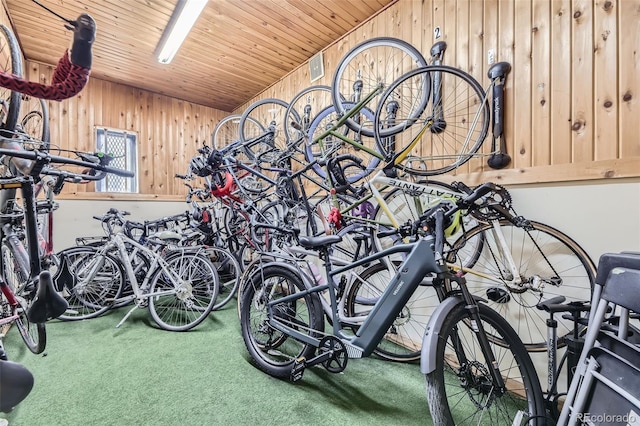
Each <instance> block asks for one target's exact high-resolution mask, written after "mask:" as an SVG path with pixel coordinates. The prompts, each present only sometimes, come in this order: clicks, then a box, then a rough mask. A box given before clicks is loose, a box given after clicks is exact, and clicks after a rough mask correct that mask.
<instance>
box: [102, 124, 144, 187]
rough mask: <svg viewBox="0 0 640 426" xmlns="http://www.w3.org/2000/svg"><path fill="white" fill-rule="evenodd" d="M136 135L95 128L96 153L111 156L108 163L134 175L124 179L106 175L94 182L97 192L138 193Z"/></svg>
mask: <svg viewBox="0 0 640 426" xmlns="http://www.w3.org/2000/svg"><path fill="white" fill-rule="evenodd" d="M137 144H138V135H137V134H136V133H131V132H127V131H125V130H118V129H107V128H103V127H98V128H96V149H97V151H98V152H104V153H106V154H110V155H113V156H114V157H115V158H114V159H113V160H112V161H111V163H109V165H110V166H113V167H116V168H118V169H124V170H129V171H131V172H133V173H134V174H135V176H134V177H132V178H125V177H122V176H116V175H113V174H108V175H107V176H106V177H105V178H104V179H102V180H99V181H97V182H96V191H97V192H131V193H137V192H138V179H137V176H138V149H137V148H138V146H137Z"/></svg>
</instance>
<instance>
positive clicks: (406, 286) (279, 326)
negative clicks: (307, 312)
mask: <svg viewBox="0 0 640 426" xmlns="http://www.w3.org/2000/svg"><path fill="white" fill-rule="evenodd" d="M434 243H435V237H432V236H429V237H426V238H419V239H418V241H417V242H415V243H410V244H401V245H397V246H394V247H391V248H388V249H386V250H383V251H381V252H378V253H374V254H372V255H370V256H367V257H366V258H363V259H361V260H358V261H356V262H354V263H352V264H349V265H347V266H343V267H339V268H336V269H332V266H331V263H330V262H327V261H325V272H326V276H327V280H330V281H331V283H327V284H323V285H316V286H309V285H308V284H307V285H306V289H305V290H303V291H300V292H296V293H293V294H291V295H289V296H285V297H282V298H279V299H277V300H275V301H271V302H269V303H268V304H267V314H268V322H269V325H270V326H272V327H274V328H275V329H276V330H279V331H281V332H283V333H285V334H287V335H289V336H291V337H293V338H294V339H297V340H300V341H302V342H304V343H307V344H309V345H312V346H315V347H320V345H321V339H318V338H316V337H313V336H311V335H309V334H305V333H303V332H301V331H299V329H298V328H296V326H294V327H292V326H290V325H288V324H286V323H285V322H283V321H280V320H279V319H278V317H277V315H275V314H274V307H275V306H276V305H278V304H281V303H287V302H290V301H293V300H296V299H300V298H302V297H304V296H306V295H309V294H313V293H320V292H324V291H328V293H329V298H330V304H331V308H332V323H333V333H332V334H333V336H336V337H338V338H339V339H340V340H341V341H342V343H344V344H346V350H347V354H348V356H349V358H361V357H367V356H370V355H371V354H372V353H373V351H374V349H375V348H376V347H377V346H378V344H379V343H380V341H381V340H382V338H383V337H384V335H385V334H386V332H387V330H388V329H389V327H390V326H391V324H393V322H394V320H395V319H396V318H397V316H398V314H399V313H400V312H401V311H402V309H403V307H404V306H405V304H406V303H407V301H408V300H409V298H410V297H411V295H412V294H413V293H414V291H415V290H416V289H417V288H418V286H419V285H420V284H421V283H423V282H424V278H425V277H427V276H429V275H430V274H432V273H435V274H444V273H445V269H443V267H442V266H441V265H440V263H439V262H438V261H437V260H436V254H435V252H434V250H433V245H434ZM400 252H402V253H408V255H407V257H406V258H405V260H404V261H403V263H402V264H401V265H400V267H399V268H398V269H397V272H396V273H395V275H394V277H393V278H392V279H391V281H390V283H389V285H388V286H387V288H386V289H385V290H384V292H383V293H382V295H381V296H380V298H379V299H378V300H377V301H376V303H375V304H374V305H373V309H372V310H371V312H370V313H369V314H368V315H367V316H366V317H365V319H364V322H363V323H362V325H360V327H359V328H358V330H357V332H356V333H355V334H352V333H350V332H349V331H347V330H345V329H344V328H343V327H342V324H341V322H340V320H339V312H338V308H339V306H338V302H337V295H336V290H335V289H336V288H337V285H336V284H335V281H334V280H333V277H334V276H336V275H339V274H341V273H345V272H347V271H349V270H350V269H353V268H356V267H358V266H362V265H364V264H368V263H372V262H374V261H376V260H379V259H381V258H384V257H387V256H389V255H392V254H395V253H400ZM327 254H328V247H327V246H323V247H321V248H320V256H321V257H322V258H325V259H326V256H327ZM436 289H437V291H438V294H439V297H440V298H441V302H444V301H445V300H449V299H451V298H455V300H458V301H459V296H456V295H455V294H452V293H451V294H447V293H446V292H445V290H444V289H443V288H442V286H437V287H436ZM461 295H462V298H463V300H464V301H465V303H466V304H467V306H468V308H469V310H470V312H471V315H473V316H475V319H476V322H477V324H476V327H477V336H478V340H479V344H480V347H481V348H482V352H483V354H484V356H485V359H486V361H487V362H488V365H497V364H496V360H495V357H494V355H493V352H492V351H491V349H490V342H489V339H488V337H487V336H486V334H485V333H484V331H483V329H482V325H481V321H480V320H479V317H477V315H478V312H479V311H478V310H477V306H476V304H477V302H475V301H474V299H473V298H472V296H470V295H469V294H468V292H467V291H466V287H465V286H461ZM456 303H457V302H456ZM474 306H476V309H473V307H474ZM439 312H441V313H442V315H443V316H445V315H447V314H448V311H447V310H440V311H439ZM461 349H462V348H460V349H459V350H461ZM423 351H424V349H423ZM322 356H323V355H322V354H320V355H318V356H317V357H316V358H322ZM460 356H461V358H460V359H464V355H463V354H461V355H460ZM310 362H311V363H313V361H310ZM491 376H492V379H493V381H494V383H496V384H497V386H498V387H499V389H505V383H504V380H503V378H502V376H501V375H500V372H499V371H497V369H494V370H492V371H491Z"/></svg>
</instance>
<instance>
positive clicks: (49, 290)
mask: <svg viewBox="0 0 640 426" xmlns="http://www.w3.org/2000/svg"><path fill="white" fill-rule="evenodd" d="M68 307H69V304H68V303H67V301H66V300H65V299H64V297H62V296H60V295H59V294H58V293H57V292H56V291H55V289H54V287H53V279H52V278H51V273H50V272H49V271H42V272H41V273H40V278H39V283H38V290H37V292H36V297H35V299H33V302H32V303H31V306H30V307H29V310H28V311H27V317H28V318H29V321H30V322H32V323H36V324H39V323H44V322H47V320H50V319H53V318H58V317H59V316H60V315H62V314H64V312H65V311H66V310H67V308H68Z"/></svg>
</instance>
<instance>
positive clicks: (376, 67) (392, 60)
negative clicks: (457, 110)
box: [331, 37, 427, 137]
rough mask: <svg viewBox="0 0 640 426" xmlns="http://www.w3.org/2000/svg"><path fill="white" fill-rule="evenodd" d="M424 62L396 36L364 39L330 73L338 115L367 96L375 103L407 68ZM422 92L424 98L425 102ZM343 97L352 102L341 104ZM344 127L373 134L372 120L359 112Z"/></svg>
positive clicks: (416, 52)
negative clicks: (332, 72) (333, 71)
mask: <svg viewBox="0 0 640 426" xmlns="http://www.w3.org/2000/svg"><path fill="white" fill-rule="evenodd" d="M426 65H427V61H426V60H425V58H424V57H423V56H422V54H421V53H420V52H419V51H418V50H417V49H416V48H415V47H413V46H412V45H411V44H409V43H407V42H405V41H403V40H400V39H396V38H391V37H378V38H372V39H369V40H366V41H364V42H362V43H360V44H358V45H357V46H355V47H354V48H353V49H351V50H350V51H349V52H348V53H347V54H346V55H345V56H344V57H343V58H342V59H341V60H340V62H339V63H338V66H337V67H336V71H335V73H334V75H333V82H332V85H331V88H332V100H333V106H334V107H335V108H336V111H337V112H338V115H340V116H342V115H345V114H346V113H347V111H348V110H349V109H350V108H351V107H352V106H353V104H357V103H358V102H360V101H361V100H363V99H365V98H366V97H367V96H369V95H371V94H373V93H374V92H376V93H377V94H376V95H375V96H373V97H372V99H371V100H370V101H369V102H368V103H367V105H371V106H372V108H373V106H374V105H377V104H378V102H379V101H380V95H382V90H384V87H385V86H388V85H390V84H391V83H392V82H394V81H395V80H396V79H398V78H399V77H400V76H401V75H403V74H404V73H406V72H407V71H409V70H411V69H414V68H419V67H424V66H426ZM426 96H427V94H426V93H425V97H424V101H425V103H426ZM343 97H344V98H346V99H347V101H350V102H353V103H352V104H348V103H344V102H343ZM345 124H346V125H347V127H349V128H350V129H351V130H354V131H356V132H358V133H361V134H362V135H364V136H367V137H373V136H374V131H373V120H371V118H370V117H366V116H364V117H363V116H361V115H360V114H359V113H358V114H356V115H354V116H353V117H351V118H349V119H347V121H346V123H345Z"/></svg>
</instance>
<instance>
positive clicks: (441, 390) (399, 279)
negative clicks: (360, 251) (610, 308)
mask: <svg viewBox="0 0 640 426" xmlns="http://www.w3.org/2000/svg"><path fill="white" fill-rule="evenodd" d="M492 189H493V186H492V185H486V184H485V185H480V186H479V187H478V188H476V189H475V190H474V191H472V192H471V194H469V195H468V196H467V197H465V198H464V199H462V200H459V201H458V202H457V203H452V202H445V201H443V202H441V203H439V204H438V205H436V206H435V207H433V208H432V209H430V210H429V211H427V212H426V213H425V214H423V215H422V216H421V218H420V220H419V221H417V222H415V223H413V224H412V226H411V229H410V231H411V234H412V235H415V234H418V237H417V239H416V242H413V243H409V244H403V245H397V246H394V247H391V248H389V249H386V250H384V251H383V252H380V253H375V254H373V255H370V256H368V257H366V258H364V259H360V260H359V261H356V262H354V263H352V264H350V265H347V266H344V267H338V268H335V269H334V268H333V267H332V265H331V262H330V261H329V257H328V256H329V250H330V246H331V245H332V244H334V243H337V242H339V241H340V237H339V236H334V235H330V236H324V237H316V238H313V237H310V238H307V237H300V243H301V245H302V246H303V247H305V248H307V249H312V250H316V251H318V253H319V255H320V258H321V259H323V261H324V267H325V273H324V278H325V280H326V283H325V284H318V285H314V284H313V283H311V282H309V280H308V279H307V278H306V276H305V275H304V274H300V273H298V271H297V270H296V268H295V267H293V266H292V265H289V264H286V263H282V262H273V263H271V264H269V263H268V264H266V265H264V266H263V267H262V268H261V269H260V271H258V272H256V273H255V274H254V276H253V278H252V279H251V281H250V285H247V286H245V287H244V289H243V294H242V301H241V305H240V309H241V329H242V336H243V340H244V342H245V346H246V348H247V350H248V352H249V355H250V356H251V359H252V360H253V362H254V364H255V365H256V366H257V367H258V368H259V369H260V370H262V371H264V372H265V373H267V374H269V375H271V376H273V377H277V378H282V379H289V380H292V381H297V380H300V379H301V378H302V375H303V373H304V371H305V369H307V368H309V367H312V366H315V365H322V366H323V367H324V368H325V369H327V370H328V371H330V372H334V373H338V372H342V371H344V369H345V367H346V365H347V360H348V359H349V358H360V357H366V356H369V355H371V354H372V353H373V351H374V349H375V348H376V347H377V346H378V344H379V342H380V340H381V339H382V338H383V336H384V335H385V333H386V332H387V330H388V329H389V327H390V326H391V324H392V323H393V322H394V320H395V319H396V318H397V317H398V315H399V313H400V312H401V310H402V308H403V307H404V305H405V304H406V302H407V300H408V299H409V297H410V296H411V294H412V293H413V292H414V291H415V289H416V288H418V286H420V285H421V284H425V285H431V286H433V287H434V289H435V290H436V292H437V294H438V295H439V298H440V301H441V303H440V305H439V306H438V308H437V309H436V311H435V312H434V314H433V315H432V317H431V319H430V321H429V326H428V327H427V334H426V335H425V337H424V341H423V345H422V362H421V371H422V372H423V373H424V374H425V375H426V378H427V396H428V400H429V408H430V411H431V415H432V417H433V419H434V422H435V423H436V424H463V421H464V419H462V418H458V416H459V415H461V414H462V413H459V412H457V411H456V405H453V404H454V401H455V403H458V402H460V401H461V400H462V399H465V398H468V399H469V400H470V401H471V402H470V406H471V409H472V410H475V411H474V413H472V415H471V417H472V418H471V419H469V418H467V420H468V421H469V422H470V423H473V422H477V421H478V419H480V418H482V416H483V415H487V416H491V417H490V418H492V420H493V422H494V423H498V424H525V423H524V422H526V423H529V424H544V423H543V422H544V404H543V401H542V391H541V388H540V383H539V381H538V379H537V376H536V372H535V370H534V368H533V364H532V362H531V359H530V357H529V355H528V353H527V351H526V349H525V347H524V345H523V343H522V341H521V340H520V339H519V337H518V335H517V334H516V332H515V331H514V330H513V328H512V327H511V326H510V325H509V323H508V322H507V320H505V319H504V318H503V317H502V316H500V315H499V314H498V313H497V312H495V311H493V310H492V309H490V308H489V307H488V306H487V305H486V304H484V303H483V302H482V301H480V300H478V299H476V298H474V297H473V296H472V295H471V294H470V293H469V292H468V290H467V289H466V285H465V280H464V277H462V276H459V275H458V274H456V273H455V272H453V271H452V270H450V269H449V268H447V266H446V264H445V259H444V258H443V257H442V253H443V247H444V229H445V228H446V222H447V220H448V219H449V218H451V217H452V216H453V215H454V214H455V213H456V212H457V211H458V210H459V209H462V208H468V206H470V205H472V204H473V203H475V202H476V201H477V200H478V199H480V198H481V197H483V196H484V195H486V194H487V193H488V192H490V191H491V190H492ZM401 252H403V253H407V255H406V258H405V259H404V260H403V262H402V264H401V265H400V266H399V268H398V272H396V274H395V275H394V277H393V279H392V280H391V283H390V284H389V285H388V286H387V288H386V289H385V291H384V293H383V294H382V295H381V296H380V297H379V298H377V299H376V300H375V303H373V305H372V306H373V307H372V308H371V309H370V310H368V312H367V313H366V315H364V316H363V317H362V323H361V324H360V325H359V326H358V327H357V329H356V330H355V332H354V331H353V328H351V327H350V328H343V327H342V323H341V321H340V320H339V308H338V306H337V295H336V288H337V287H338V285H337V283H336V282H335V279H334V278H335V277H338V276H340V275H342V274H345V273H348V271H349V270H350V269H353V268H356V267H359V266H362V265H364V264H368V263H372V262H376V261H378V260H380V259H383V258H385V257H387V256H389V255H391V254H394V253H401ZM432 274H435V277H434V276H433V275H432ZM321 292H327V293H328V295H329V300H330V303H331V306H332V321H331V324H332V329H331V330H330V331H329V332H328V333H325V331H324V324H325V323H324V314H323V312H322V307H321V302H320V300H319V297H320V293H321ZM466 331H468V332H466ZM463 341H464V342H467V343H465V344H463ZM474 348H475V349H474ZM474 350H477V351H479V352H478V353H475V356H477V357H474V358H472V356H474V353H472V351H474ZM507 356H508V357H509V361H507V358H506V357H507ZM445 370H446V371H451V373H452V374H450V373H446V372H445ZM514 370H517V372H515V373H514ZM514 374H515V376H517V378H516V377H514ZM445 380H446V381H447V383H446V384H445ZM454 388H457V391H458V394H457V395H458V396H457V397H456V396H454V395H455V390H454ZM507 401H508V402H507ZM450 404H451V405H450ZM464 415H468V413H464ZM493 416H497V417H493ZM454 417H455V419H454ZM518 419H519V420H518ZM530 421H531V422H533V423H530ZM473 424H475V423H473Z"/></svg>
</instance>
